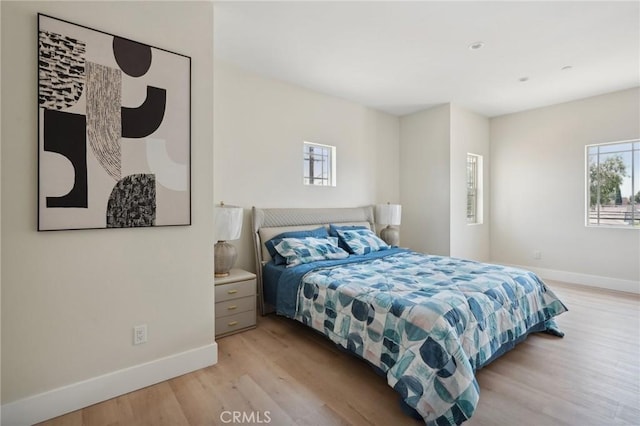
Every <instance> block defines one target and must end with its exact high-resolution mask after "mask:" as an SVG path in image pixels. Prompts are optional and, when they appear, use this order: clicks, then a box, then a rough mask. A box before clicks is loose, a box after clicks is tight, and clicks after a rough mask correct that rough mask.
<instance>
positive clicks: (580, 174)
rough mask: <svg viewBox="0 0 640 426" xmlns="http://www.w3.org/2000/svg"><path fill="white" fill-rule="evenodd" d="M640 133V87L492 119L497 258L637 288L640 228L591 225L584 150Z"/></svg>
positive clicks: (581, 279)
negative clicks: (586, 221)
mask: <svg viewBox="0 0 640 426" xmlns="http://www.w3.org/2000/svg"><path fill="white" fill-rule="evenodd" d="M638 137H640V89H637V88H636V89H631V90H625V91H620V92H615V93H610V94H606V95H602V96H596V97H592V98H587V99H583V100H580V101H575V102H569V103H564V104H560V105H554V106H550V107H546V108H541V109H536V110H532V111H526V112H522V113H517V114H511V115H506V116H502V117H498V118H494V119H492V120H491V161H492V168H491V183H492V189H491V192H492V198H491V257H492V259H493V260H494V261H499V262H503V263H510V264H517V265H525V266H532V267H535V268H542V269H543V275H552V274H553V271H563V272H564V273H565V274H563V275H562V274H561V275H558V274H556V277H557V278H558V279H566V280H572V281H577V282H582V283H587V284H594V285H601V286H605V287H611V288H617V289H619V290H627V291H636V292H637V291H638V290H639V289H638V287H639V281H640V231H639V230H637V229H635V230H633V229H610V228H609V229H604V228H592V227H591V228H587V227H585V225H584V217H585V174H586V172H585V153H584V150H585V145H587V144H593V143H601V142H613V141H620V140H628V139H635V138H638ZM534 250H540V251H541V253H542V257H541V259H540V260H535V259H533V251H534ZM576 274H577V275H576ZM585 281H588V282H585Z"/></svg>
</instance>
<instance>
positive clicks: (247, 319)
mask: <svg viewBox="0 0 640 426" xmlns="http://www.w3.org/2000/svg"><path fill="white" fill-rule="evenodd" d="M255 325H256V312H255V311H248V312H241V313H239V314H235V315H229V316H228V317H222V318H217V319H216V336H219V335H221V334H226V333H233V332H235V331H238V330H242V329H243V328H247V327H253V326H255Z"/></svg>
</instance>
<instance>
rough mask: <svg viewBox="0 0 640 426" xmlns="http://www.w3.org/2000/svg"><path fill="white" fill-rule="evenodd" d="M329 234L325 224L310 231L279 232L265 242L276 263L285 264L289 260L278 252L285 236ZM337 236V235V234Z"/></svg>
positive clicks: (300, 236) (317, 236) (298, 236)
mask: <svg viewBox="0 0 640 426" xmlns="http://www.w3.org/2000/svg"><path fill="white" fill-rule="evenodd" d="M328 236H329V234H328V233H327V229H326V228H325V227H324V226H321V227H320V228H316V229H312V230H308V231H289V232H283V233H282V234H278V235H276V236H275V237H273V238H272V239H270V240H269V241H267V242H266V243H264V245H265V247H267V251H268V252H269V254H270V255H271V258H272V259H273V262H274V263H275V264H276V265H284V264H285V263H287V260H286V259H285V258H284V257H282V256H281V255H280V253H278V251H277V250H276V246H277V245H278V244H279V243H280V241H282V240H283V239H284V238H305V237H315V238H327V237H328ZM336 236H337V235H336Z"/></svg>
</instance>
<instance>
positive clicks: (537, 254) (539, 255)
mask: <svg viewBox="0 0 640 426" xmlns="http://www.w3.org/2000/svg"><path fill="white" fill-rule="evenodd" d="M533 258H534V259H538V260H540V259H542V252H541V251H540V250H534V251H533Z"/></svg>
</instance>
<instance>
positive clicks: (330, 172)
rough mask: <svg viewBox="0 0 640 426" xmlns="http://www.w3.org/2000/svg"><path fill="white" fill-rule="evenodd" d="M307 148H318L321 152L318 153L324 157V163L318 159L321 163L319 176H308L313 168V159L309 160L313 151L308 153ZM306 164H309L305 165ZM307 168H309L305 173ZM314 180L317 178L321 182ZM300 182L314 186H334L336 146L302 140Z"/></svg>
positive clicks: (335, 182) (335, 181) (335, 180)
mask: <svg viewBox="0 0 640 426" xmlns="http://www.w3.org/2000/svg"><path fill="white" fill-rule="evenodd" d="M307 148H312V149H315V148H319V149H320V150H321V151H322V152H321V153H319V155H320V156H321V157H326V163H327V164H326V165H325V164H324V163H325V161H324V160H319V161H320V162H321V164H322V169H323V170H322V171H321V176H320V177H318V176H308V174H310V173H311V172H312V171H314V169H315V163H316V161H315V160H314V161H313V162H311V157H310V158H307V157H308V155H313V152H311V153H309V152H308V149H307ZM307 165H309V166H308V167H307ZM307 170H310V172H309V173H307ZM315 180H319V181H320V182H322V183H316V182H314V181H315ZM302 184H303V185H304V186H316V187H335V186H336V184H337V179H336V147H335V146H333V145H325V144H320V143H315V142H309V141H304V142H303V144H302Z"/></svg>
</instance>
